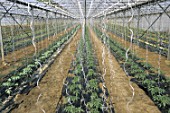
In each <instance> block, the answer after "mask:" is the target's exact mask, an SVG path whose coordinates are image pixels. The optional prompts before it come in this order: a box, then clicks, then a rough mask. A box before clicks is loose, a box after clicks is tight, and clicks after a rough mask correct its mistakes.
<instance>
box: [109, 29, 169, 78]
mask: <svg viewBox="0 0 170 113" xmlns="http://www.w3.org/2000/svg"><path fill="white" fill-rule="evenodd" d="M107 33H108V35H109V36H110V37H111V38H113V39H114V40H116V41H117V42H119V43H120V44H121V45H122V46H123V47H126V48H128V47H129V46H130V42H128V41H126V40H124V39H122V38H120V37H117V36H116V35H114V34H113V33H111V32H107ZM132 49H133V50H134V51H135V54H137V55H138V56H139V57H140V58H144V59H145V61H144V62H148V63H150V64H151V65H152V66H153V67H155V68H159V66H160V69H161V70H162V71H163V72H164V73H165V76H167V77H170V66H168V65H167V64H166V60H167V58H166V57H164V56H161V55H159V54H158V53H155V52H151V51H149V50H146V49H143V48H141V47H139V46H137V45H135V44H133V46H132ZM159 56H160V59H159ZM159 60H160V61H159ZM159 63H160V65H159Z"/></svg>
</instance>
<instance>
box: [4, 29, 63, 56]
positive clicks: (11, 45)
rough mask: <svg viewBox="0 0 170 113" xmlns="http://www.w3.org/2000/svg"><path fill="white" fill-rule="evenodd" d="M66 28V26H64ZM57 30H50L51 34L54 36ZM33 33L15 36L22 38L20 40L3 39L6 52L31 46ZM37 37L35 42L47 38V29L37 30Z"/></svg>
mask: <svg viewBox="0 0 170 113" xmlns="http://www.w3.org/2000/svg"><path fill="white" fill-rule="evenodd" d="M63 30H64V28H63ZM55 32H56V31H55V30H53V31H50V32H49V36H52V35H53V34H54V33H55ZM31 35H32V33H28V34H23V35H21V36H19V38H18V37H15V38H16V40H17V39H20V40H19V41H5V42H4V41H3V43H4V54H5V55H6V54H8V53H9V52H12V51H13V49H15V50H18V49H20V48H23V47H26V46H29V45H31V44H32V37H31ZM35 35H36V38H35V42H36V43H37V42H39V41H41V40H44V39H45V38H47V36H48V34H47V33H46V30H39V31H36V32H35Z"/></svg>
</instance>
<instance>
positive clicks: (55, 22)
mask: <svg viewBox="0 0 170 113" xmlns="http://www.w3.org/2000/svg"><path fill="white" fill-rule="evenodd" d="M55 33H56V35H57V34H58V32H57V14H56V13H55Z"/></svg>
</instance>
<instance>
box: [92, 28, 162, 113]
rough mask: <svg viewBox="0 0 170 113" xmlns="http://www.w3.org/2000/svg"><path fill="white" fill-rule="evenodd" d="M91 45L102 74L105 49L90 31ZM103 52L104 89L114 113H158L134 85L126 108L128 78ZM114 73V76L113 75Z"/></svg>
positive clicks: (129, 92) (142, 92) (129, 91)
mask: <svg viewBox="0 0 170 113" xmlns="http://www.w3.org/2000/svg"><path fill="white" fill-rule="evenodd" d="M90 34H91V38H92V43H93V46H94V49H95V52H96V55H97V59H98V62H99V68H100V70H102V74H103V73H104V70H103V67H104V66H103V65H102V51H103V49H102V47H105V46H104V45H103V44H102V42H101V41H100V40H99V39H98V38H97V37H96V34H94V32H93V31H92V30H90ZM104 50H105V67H106V75H105V81H106V87H107V88H108V91H109V94H110V99H111V100H112V103H113V106H114V109H115V112H116V113H160V111H159V109H158V108H157V106H155V105H154V103H153V102H152V101H151V99H150V98H149V97H148V96H147V95H146V94H145V92H144V91H143V90H142V89H140V88H139V87H138V86H137V85H136V84H135V83H132V86H133V88H134V90H135V96H134V99H133V101H132V102H131V103H130V104H129V107H127V103H128V102H129V101H130V100H131V97H132V89H131V87H130V85H129V78H128V77H127V76H126V74H125V72H124V71H123V70H122V68H121V67H120V65H119V64H118V62H117V61H116V59H115V58H114V56H113V55H111V53H110V52H109V51H108V49H106V47H105V48H104ZM114 72H115V74H114Z"/></svg>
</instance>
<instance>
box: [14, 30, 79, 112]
mask: <svg viewBox="0 0 170 113" xmlns="http://www.w3.org/2000/svg"><path fill="white" fill-rule="evenodd" d="M80 36H81V30H79V31H78V33H77V35H76V36H75V37H74V38H73V40H72V41H71V42H70V43H69V44H68V45H67V46H66V47H65V48H64V50H63V51H62V52H61V54H60V55H59V56H58V57H57V58H56V60H55V61H54V63H53V64H52V65H51V67H50V68H49V70H48V72H47V73H46V75H45V76H44V78H43V79H42V81H41V82H40V84H39V86H40V89H38V88H37V87H35V88H34V89H32V90H31V92H30V93H29V94H28V95H20V96H18V99H17V100H16V101H17V102H21V101H23V103H22V104H21V105H20V106H19V107H18V108H17V109H14V110H13V111H12V113H43V111H42V109H44V110H45V112H46V113H55V110H56V107H57V103H58V101H59V98H60V96H61V90H62V87H63V79H65V78H66V75H67V74H68V70H69V68H70V64H71V62H72V60H73V55H72V54H74V53H75V51H76V46H77V43H78V41H79V39H80ZM40 94H41V96H40V98H39V101H38V103H37V98H38V97H39V95H40Z"/></svg>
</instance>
